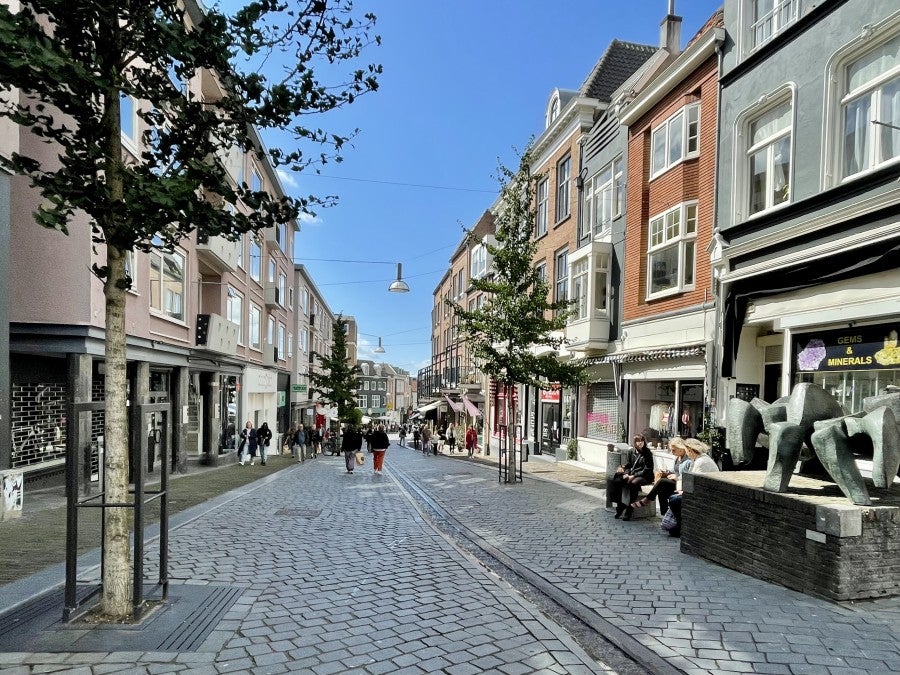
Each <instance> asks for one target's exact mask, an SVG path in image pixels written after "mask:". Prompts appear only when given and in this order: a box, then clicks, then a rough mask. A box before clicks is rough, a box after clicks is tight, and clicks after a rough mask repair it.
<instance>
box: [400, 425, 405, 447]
mask: <svg viewBox="0 0 900 675" xmlns="http://www.w3.org/2000/svg"><path fill="white" fill-rule="evenodd" d="M405 445H406V425H405V424H401V425H400V447H401V448H402V447H404V446H405Z"/></svg>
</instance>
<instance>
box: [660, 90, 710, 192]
mask: <svg viewBox="0 0 900 675" xmlns="http://www.w3.org/2000/svg"><path fill="white" fill-rule="evenodd" d="M676 136H677V137H678V138H680V139H681V148H680V150H679V151H678V153H677V154H675V155H673V152H672V150H673V148H672V142H673V139H674V138H675V137H676ZM660 138H661V139H662V144H661V147H662V150H663V159H662V163H661V164H660V163H659V162H658V161H657V156H656V148H657V139H660ZM699 155H700V103H699V102H697V103H689V104H687V105H685V106H684V107H682V108H681V109H680V110H678V112H676V113H675V114H673V115H671V116H670V117H668V118H666V120H665V121H664V122H662V123H660V124H659V125H657V127H656V128H655V129H654V130H653V132H652V133H651V134H650V180H653V179H654V178H657V177H658V176H661V175H662V174H664V173H665V172H666V171H668V170H669V169H671V168H672V167H675V166H678V165H679V164H681V163H682V162H684V161H686V160H689V159H694V158H695V157H698V156H699Z"/></svg>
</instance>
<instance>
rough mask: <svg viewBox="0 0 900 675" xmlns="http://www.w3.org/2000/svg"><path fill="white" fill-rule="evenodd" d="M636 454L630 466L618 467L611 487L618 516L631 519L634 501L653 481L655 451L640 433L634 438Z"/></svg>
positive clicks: (611, 495)
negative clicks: (642, 487)
mask: <svg viewBox="0 0 900 675" xmlns="http://www.w3.org/2000/svg"><path fill="white" fill-rule="evenodd" d="M632 443H633V445H634V450H635V455H634V459H632V460H631V463H630V464H629V465H628V466H620V467H618V468H617V469H616V475H615V476H613V479H612V486H611V488H610V501H611V502H616V518H621V519H622V520H631V515H632V514H633V513H634V509H633V508H632V507H631V504H632V502H634V501H636V499H635V497H637V496H638V494H639V493H640V489H641V486H642V485H649V484H650V483H652V482H653V451H652V450H650V448H649V447H647V441H646V439H645V438H644V437H643V436H642V435H641V434H638V435H637V436H635V437H634V439H632Z"/></svg>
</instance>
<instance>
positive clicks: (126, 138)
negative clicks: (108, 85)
mask: <svg viewBox="0 0 900 675" xmlns="http://www.w3.org/2000/svg"><path fill="white" fill-rule="evenodd" d="M125 101H128V102H129V105H130V106H131V114H130V115H128V112H127V111H126V110H125V107H124V105H123V104H124V102H125ZM137 113H138V100H137V99H136V98H135V97H134V96H132V95H131V94H124V93H123V94H121V95H120V97H119V127H120V129H121V132H122V133H121V136H122V145H124V146H125V147H126V148H128V149H129V150H131V151H132V152H134V154H137V152H138V144H139V141H140V138H141V132H140V128H141V127H140V122H141V118H140V117H138V114H137ZM125 117H130V118H131V133H130V134H129V133H128V132H127V131H126V130H125V124H126V120H125Z"/></svg>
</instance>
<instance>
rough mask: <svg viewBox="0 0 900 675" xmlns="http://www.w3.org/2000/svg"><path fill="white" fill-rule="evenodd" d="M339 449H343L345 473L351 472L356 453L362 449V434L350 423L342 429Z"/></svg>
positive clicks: (354, 464)
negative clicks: (342, 433)
mask: <svg viewBox="0 0 900 675" xmlns="http://www.w3.org/2000/svg"><path fill="white" fill-rule="evenodd" d="M341 450H343V451H344V463H345V464H346V465H347V473H353V469H354V467H355V466H356V453H357V452H359V451H360V450H362V434H361V433H359V432H358V431H357V430H356V427H355V426H353V425H352V424H348V425H347V428H346V429H344V436H343V438H342V439H341Z"/></svg>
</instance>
